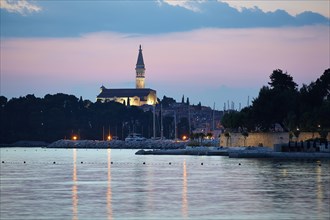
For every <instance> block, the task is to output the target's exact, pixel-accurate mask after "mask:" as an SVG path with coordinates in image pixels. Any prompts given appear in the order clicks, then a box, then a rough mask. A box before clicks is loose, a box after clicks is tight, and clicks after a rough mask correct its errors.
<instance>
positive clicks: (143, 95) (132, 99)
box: [96, 45, 157, 106]
mask: <svg viewBox="0 0 330 220" xmlns="http://www.w3.org/2000/svg"><path fill="white" fill-rule="evenodd" d="M145 70H146V68H145V65H144V60H143V54H142V48H141V45H140V48H139V54H138V59H137V62H136V67H135V73H136V76H135V89H133V88H131V89H130V88H128V89H107V88H105V87H104V86H101V91H100V94H99V95H98V96H97V97H96V100H97V101H101V102H108V101H115V102H119V103H122V104H125V105H134V106H142V105H155V104H156V103H157V95H156V90H153V89H149V88H145Z"/></svg>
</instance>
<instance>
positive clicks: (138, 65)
mask: <svg viewBox="0 0 330 220" xmlns="http://www.w3.org/2000/svg"><path fill="white" fill-rule="evenodd" d="M136 68H144V61H143V55H142V49H141V45H140V49H139V55H138V59H137V62H136Z"/></svg>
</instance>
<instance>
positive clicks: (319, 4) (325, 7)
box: [219, 0, 330, 18]
mask: <svg viewBox="0 0 330 220" xmlns="http://www.w3.org/2000/svg"><path fill="white" fill-rule="evenodd" d="M219 1H221V2H226V3H228V4H229V5H230V6H231V7H234V8H236V9H238V10H239V11H242V10H243V9H244V8H248V9H251V8H254V7H258V8H260V9H261V10H263V11H264V12H274V11H276V10H278V9H282V10H285V11H286V12H288V13H289V14H290V15H292V16H295V15H297V14H300V13H303V12H305V11H314V12H317V13H319V14H321V15H323V16H326V17H328V18H329V17H330V10H329V8H330V1H323V0H316V1H304V0H290V1H276V0H275V1H260V0H249V1H233V0H219Z"/></svg>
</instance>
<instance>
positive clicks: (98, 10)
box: [0, 1, 329, 37]
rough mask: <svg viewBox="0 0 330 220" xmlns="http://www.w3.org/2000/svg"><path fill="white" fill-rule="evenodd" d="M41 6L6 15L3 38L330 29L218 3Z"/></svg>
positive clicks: (307, 19)
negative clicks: (28, 12) (28, 13)
mask: <svg viewBox="0 0 330 220" xmlns="http://www.w3.org/2000/svg"><path fill="white" fill-rule="evenodd" d="M173 4H177V6H173ZM178 4H179V5H180V6H178ZM38 5H40V7H42V8H44V9H45V10H44V12H45V13H35V14H33V16H24V17H22V16H17V15H15V14H13V13H8V12H7V11H4V12H3V13H2V11H1V21H0V22H1V27H2V30H1V36H2V37H77V36H81V35H83V34H86V33H92V32H119V33H127V34H163V33H169V32H172V33H173V32H183V31H191V30H196V29H203V28H259V27H285V26H291V27H294V26H304V25H311V24H318V25H325V26H329V19H328V18H326V17H324V16H322V15H320V14H318V13H315V12H305V13H301V14H299V15H296V16H293V15H291V14H289V13H287V12H286V11H285V10H276V11H273V12H264V11H263V10H261V9H259V8H257V7H255V8H245V9H243V10H241V11H239V10H238V9H236V8H233V7H231V6H230V5H228V4H227V3H224V2H217V1H189V2H187V1H174V2H172V1H170V3H169V4H168V3H166V2H164V1H158V2H156V1H130V2H126V1H96V2H95V1H79V2H77V1H40V2H38ZM187 8H190V9H189V10H188V9H187Z"/></svg>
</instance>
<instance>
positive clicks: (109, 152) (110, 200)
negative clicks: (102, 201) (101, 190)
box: [107, 149, 112, 220]
mask: <svg viewBox="0 0 330 220" xmlns="http://www.w3.org/2000/svg"><path fill="white" fill-rule="evenodd" d="M111 202H112V192H111V149H108V186H107V213H108V220H112V204H111Z"/></svg>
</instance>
